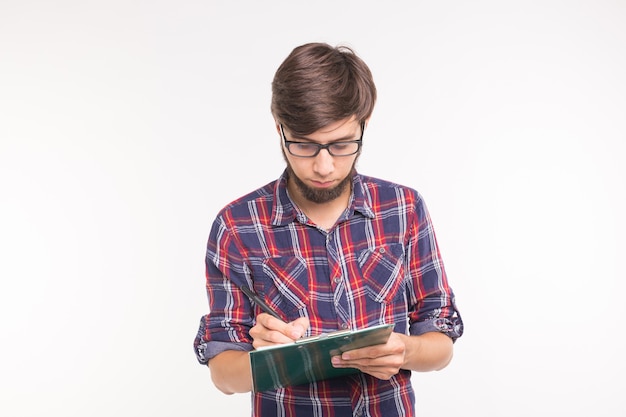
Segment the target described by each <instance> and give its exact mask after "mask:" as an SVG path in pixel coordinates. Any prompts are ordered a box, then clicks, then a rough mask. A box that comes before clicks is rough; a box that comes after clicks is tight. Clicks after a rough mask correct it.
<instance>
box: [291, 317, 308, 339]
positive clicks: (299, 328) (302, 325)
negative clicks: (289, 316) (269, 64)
mask: <svg viewBox="0 0 626 417" xmlns="http://www.w3.org/2000/svg"><path fill="white" fill-rule="evenodd" d="M290 324H291V326H292V330H291V336H292V337H293V338H294V340H295V339H299V338H301V337H302V336H304V334H305V333H306V331H307V330H308V328H309V326H310V323H309V319H308V318H307V317H299V318H297V319H295V320H294V321H292V322H291V323H290Z"/></svg>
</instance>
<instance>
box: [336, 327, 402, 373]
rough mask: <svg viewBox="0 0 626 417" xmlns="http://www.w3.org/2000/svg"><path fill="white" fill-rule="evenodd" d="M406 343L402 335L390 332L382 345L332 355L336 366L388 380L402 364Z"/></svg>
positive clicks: (398, 370)
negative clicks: (357, 370)
mask: <svg viewBox="0 0 626 417" xmlns="http://www.w3.org/2000/svg"><path fill="white" fill-rule="evenodd" d="M405 353H406V344H405V343H404V339H403V337H402V335H400V334H399V333H391V336H389V339H388V340H387V343H385V344H384V345H376V346H369V347H364V348H360V349H354V350H349V351H347V352H344V353H343V354H342V355H341V356H333V358H332V363H333V366H334V367H336V368H357V369H359V370H361V371H362V372H364V373H366V374H370V375H372V376H374V377H376V378H378V379H384V380H388V379H390V378H391V377H392V376H394V375H395V374H397V373H398V372H400V369H401V368H402V367H403V365H404V361H405Z"/></svg>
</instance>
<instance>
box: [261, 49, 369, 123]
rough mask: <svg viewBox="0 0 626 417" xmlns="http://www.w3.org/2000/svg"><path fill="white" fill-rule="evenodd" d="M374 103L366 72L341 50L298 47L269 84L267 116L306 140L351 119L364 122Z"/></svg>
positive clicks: (350, 54)
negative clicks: (321, 130)
mask: <svg viewBox="0 0 626 417" xmlns="http://www.w3.org/2000/svg"><path fill="white" fill-rule="evenodd" d="M375 102H376V86H375V85H374V80H373V78H372V73H371V72H370V70H369V68H368V66H367V65H366V64H365V62H363V60H362V59H361V58H359V57H358V56H357V55H356V54H355V53H354V51H353V50H352V49H351V48H349V47H347V46H337V47H332V46H330V45H328V44H326V43H307V44H304V45H301V46H298V47H296V48H295V49H294V50H293V51H292V52H291V54H289V56H288V57H287V58H286V59H285V60H284V61H283V63H282V64H281V65H280V67H278V70H276V74H275V75H274V80H273V81H272V105H271V109H272V114H273V115H274V118H275V119H276V121H277V122H278V123H282V124H284V125H285V126H287V127H288V128H289V130H291V131H292V132H293V133H295V134H298V135H309V134H311V133H313V132H315V131H317V130H319V129H321V128H323V127H325V126H328V125H329V124H331V123H333V122H336V121H339V120H343V119H346V118H349V117H352V116H354V117H355V118H356V119H357V120H358V121H359V122H364V121H365V120H366V119H368V118H369V117H370V115H371V114H372V111H373V110H374V104H375Z"/></svg>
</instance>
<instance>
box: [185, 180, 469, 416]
mask: <svg viewBox="0 0 626 417" xmlns="http://www.w3.org/2000/svg"><path fill="white" fill-rule="evenodd" d="M286 184H287V177H286V173H283V175H282V176H281V178H280V179H278V180H277V181H274V182H272V183H270V184H267V185H266V186H264V187H262V188H260V189H258V190H256V191H254V192H253V193H250V194H248V195H246V196H244V197H242V198H240V199H238V200H236V201H234V202H232V203H231V204H229V205H228V206H226V207H225V208H224V209H223V210H221V211H220V213H219V214H218V216H217V218H216V220H215V221H214V223H213V227H212V229H211V232H210V236H209V241H208V247H207V254H206V279H207V281H206V287H207V293H208V299H209V314H207V315H205V316H204V317H202V319H201V321H200V328H199V330H198V334H197V337H196V339H195V341H194V347H195V351H196V355H197V357H198V360H199V362H200V363H202V364H206V363H207V362H208V360H209V359H210V358H212V357H213V356H215V355H217V354H218V353H221V352H223V351H225V350H241V351H249V350H252V349H253V347H252V338H251V337H250V334H249V330H250V328H251V327H252V326H253V325H254V323H255V316H256V315H257V314H259V313H261V310H260V308H259V307H258V306H257V305H255V304H254V303H252V302H251V300H250V299H249V298H248V297H247V296H246V295H245V294H244V293H243V292H242V291H241V290H240V287H242V286H244V285H246V286H249V287H252V288H254V290H255V291H256V292H257V293H258V294H259V295H260V296H262V297H263V298H264V300H265V301H266V302H267V304H269V305H270V306H271V307H272V308H273V309H274V310H275V311H278V312H280V314H281V315H282V318H283V319H284V320H285V321H292V320H295V319H296V318H298V317H302V316H306V317H308V318H309V320H310V323H311V326H310V328H309V330H308V332H307V336H308V335H316V334H320V333H324V332H330V331H334V330H338V329H347V328H349V329H354V330H355V329H361V328H364V327H368V326H373V325H377V324H382V323H395V329H394V331H396V332H399V333H404V334H412V335H419V334H423V333H426V332H431V331H437V332H443V333H445V334H447V335H448V336H450V337H451V338H452V339H453V340H456V339H457V338H458V337H460V336H461V335H462V333H463V323H462V320H461V317H460V315H459V314H458V312H457V310H456V307H455V304H454V294H453V292H452V289H451V288H450V287H449V285H448V281H447V278H446V274H445V271H444V267H443V263H442V260H441V257H440V254H439V249H438V247H437V242H436V239H435V233H434V230H433V226H432V223H431V220H430V217H429V215H428V212H427V209H426V206H425V205H424V202H423V200H422V198H421V196H420V195H419V194H418V192H417V191H415V190H413V189H410V188H407V187H404V186H400V185H398V184H393V183H390V182H387V181H382V180H379V179H376V178H371V177H366V176H363V175H360V174H355V176H354V179H353V182H352V190H353V192H352V195H351V198H350V203H349V206H348V208H347V209H346V210H345V212H344V213H343V214H342V216H341V217H340V218H339V220H338V221H337V223H336V224H335V226H334V227H333V228H332V229H331V230H329V231H326V230H323V229H320V228H318V227H317V226H316V225H315V224H313V223H312V222H311V221H310V220H309V219H308V218H307V216H306V215H305V214H304V213H303V212H302V211H301V210H299V209H298V207H297V206H295V205H294V204H293V202H292V201H291V199H290V198H289V196H288V194H287V188H286ZM294 366H297V364H294ZM410 378H411V372H410V371H408V370H402V371H400V373H398V374H397V375H395V376H394V377H392V378H391V379H390V380H388V381H384V380H380V379H377V378H375V377H372V376H370V375H367V374H363V373H357V374H354V375H349V376H345V377H339V378H335V379H330V380H325V381H318V382H316V383H313V384H307V385H302V386H296V387H288V388H281V389H278V390H276V391H269V392H253V394H252V395H253V415H254V416H284V417H290V416H298V417H306V416H326V417H340V416H357V415H359V416H384V417H393V416H413V415H414V407H415V406H414V402H415V396H414V393H413V389H412V387H411V380H410Z"/></svg>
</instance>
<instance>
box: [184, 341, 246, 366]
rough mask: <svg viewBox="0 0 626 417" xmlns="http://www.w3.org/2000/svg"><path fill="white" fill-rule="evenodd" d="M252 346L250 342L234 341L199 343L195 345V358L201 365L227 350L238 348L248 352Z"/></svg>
mask: <svg viewBox="0 0 626 417" xmlns="http://www.w3.org/2000/svg"><path fill="white" fill-rule="evenodd" d="M253 349H254V347H253V346H252V345H251V344H250V343H234V342H218V341H212V342H207V343H200V344H199V345H198V346H197V347H196V358H197V359H198V362H200V364H202V365H206V364H207V363H209V359H211V358H212V357H214V356H217V355H218V354H220V353H222V352H224V351H227V350H238V351H241V352H249V351H251V350H253Z"/></svg>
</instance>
